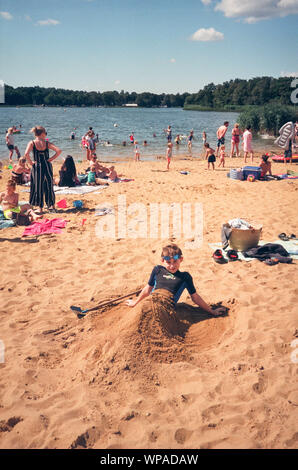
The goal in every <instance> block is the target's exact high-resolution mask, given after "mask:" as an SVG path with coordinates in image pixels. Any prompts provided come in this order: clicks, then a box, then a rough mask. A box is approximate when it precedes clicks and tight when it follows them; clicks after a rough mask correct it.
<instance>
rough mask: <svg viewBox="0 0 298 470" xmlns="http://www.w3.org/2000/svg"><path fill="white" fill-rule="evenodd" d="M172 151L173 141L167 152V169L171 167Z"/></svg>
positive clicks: (169, 144)
mask: <svg viewBox="0 0 298 470" xmlns="http://www.w3.org/2000/svg"><path fill="white" fill-rule="evenodd" d="M172 151H173V144H172V142H169V143H168V147H167V153H166V157H167V162H168V164H167V170H169V169H170V163H171V158H172V155H173V154H172Z"/></svg>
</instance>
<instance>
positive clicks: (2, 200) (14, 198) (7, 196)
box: [0, 180, 42, 222]
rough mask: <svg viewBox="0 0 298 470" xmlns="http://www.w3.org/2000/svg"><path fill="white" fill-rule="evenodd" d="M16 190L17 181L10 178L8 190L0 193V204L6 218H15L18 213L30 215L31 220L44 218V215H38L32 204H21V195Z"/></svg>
mask: <svg viewBox="0 0 298 470" xmlns="http://www.w3.org/2000/svg"><path fill="white" fill-rule="evenodd" d="M15 190H16V183H15V182H14V181H13V180H8V181H7V185H6V191H4V192H3V193H1V194H0V204H1V205H2V210H3V213H4V217H5V219H14V218H16V216H17V214H22V215H28V216H29V219H30V220H31V222H33V221H35V220H37V219H40V218H42V215H38V214H36V213H35V212H34V211H33V210H32V206H30V204H22V205H19V195H18V193H16V192H15Z"/></svg>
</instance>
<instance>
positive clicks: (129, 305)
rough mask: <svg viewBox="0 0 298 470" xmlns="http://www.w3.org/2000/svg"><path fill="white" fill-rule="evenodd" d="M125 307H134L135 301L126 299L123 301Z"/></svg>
mask: <svg viewBox="0 0 298 470" xmlns="http://www.w3.org/2000/svg"><path fill="white" fill-rule="evenodd" d="M125 305H127V306H128V307H134V306H135V305H136V301H135V300H132V299H128V300H126V301H125Z"/></svg>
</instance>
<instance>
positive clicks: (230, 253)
mask: <svg viewBox="0 0 298 470" xmlns="http://www.w3.org/2000/svg"><path fill="white" fill-rule="evenodd" d="M227 257H228V258H229V260H230V261H237V259H239V258H238V253H237V251H236V250H228V251H227Z"/></svg>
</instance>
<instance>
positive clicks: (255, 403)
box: [0, 155, 298, 449]
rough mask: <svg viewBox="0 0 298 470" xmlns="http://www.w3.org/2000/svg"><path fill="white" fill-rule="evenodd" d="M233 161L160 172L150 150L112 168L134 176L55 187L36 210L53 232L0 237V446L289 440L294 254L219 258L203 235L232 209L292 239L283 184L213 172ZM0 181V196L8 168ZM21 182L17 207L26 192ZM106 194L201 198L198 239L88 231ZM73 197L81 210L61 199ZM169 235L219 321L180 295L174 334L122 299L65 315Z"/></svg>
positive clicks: (155, 258)
mask: <svg viewBox="0 0 298 470" xmlns="http://www.w3.org/2000/svg"><path fill="white" fill-rule="evenodd" d="M258 161H259V158H256V159H255V163H254V164H257V163H258ZM6 164H7V162H6ZM249 164H250V163H249ZM60 165H61V161H60V162H58V163H55V164H54V173H55V174H56V175H57V174H58V169H59V167H60ZM217 165H218V162H217V163H216V167H217ZM240 166H243V159H238V158H234V159H232V160H231V159H229V158H227V159H226V168H225V169H222V168H220V169H217V168H216V171H212V170H209V171H208V170H207V163H206V161H203V160H198V159H194V158H187V157H185V158H181V159H179V160H176V159H175V155H174V158H173V161H172V162H171V167H170V171H169V172H167V171H165V170H166V161H165V159H164V158H163V159H158V160H156V161H153V162H149V161H148V162H142V161H141V162H139V163H137V162H133V161H130V162H126V163H123V164H117V165H116V170H117V172H118V174H121V175H122V176H123V177H124V178H128V179H130V178H131V179H133V181H129V182H123V183H110V184H109V186H108V187H106V188H105V189H101V190H98V191H96V192H92V193H89V194H84V195H83V196H77V195H73V194H66V195H62V194H61V195H58V194H57V196H56V200H57V201H59V200H61V199H66V201H67V204H68V208H66V209H58V213H57V214H52V213H51V214H45V215H44V218H49V219H53V218H57V217H59V218H62V219H64V220H67V225H66V228H64V229H62V233H61V234H49V235H40V236H30V237H22V234H23V232H24V229H25V227H12V228H7V229H4V230H1V231H0V241H1V248H2V250H1V253H2V274H1V284H0V289H1V298H2V302H1V307H0V320H1V322H0V325H1V327H0V340H1V341H2V342H3V345H4V361H3V362H2V363H0V415H1V417H0V448H1V449H7V448H12V449H23V448H26V449H29V448H31V449H37V448H42V449H45V448H48V449H70V448H76V449H78V448H82V449H83V448H94V449H139V448H141V449H162V448H166V449H223V448H224V449H232V448H236V449H254V448H261V449H278V448H280V449H293V448H297V440H298V430H297V418H298V413H297V411H298V391H297V359H296V358H297V355H296V356H295V344H296V343H297V345H296V349H297V348H298V326H297V301H298V295H297V294H298V288H297V286H296V281H295V279H296V278H295V276H296V275H297V260H296V261H295V260H294V261H293V263H292V264H281V263H279V264H277V265H275V266H268V265H266V264H264V263H262V262H260V261H258V260H253V261H249V262H248V261H236V262H229V263H227V264H224V265H219V264H216V263H215V262H214V261H213V259H212V253H213V251H214V250H213V249H212V248H211V247H210V246H209V244H211V243H217V242H220V241H221V227H222V224H223V223H225V222H227V221H228V220H230V219H233V218H237V217H240V218H243V219H245V220H248V221H250V222H254V223H257V224H261V225H262V226H263V232H262V240H265V241H266V242H276V240H278V234H280V233H281V232H285V233H286V234H297V236H298V224H297V199H298V179H293V180H282V181H270V182H260V181H255V182H246V181H244V182H242V181H234V180H230V179H229V178H227V175H226V173H227V171H228V170H229V169H230V168H237V167H240ZM86 167H87V164H86V162H84V163H81V164H79V165H77V169H78V170H82V169H84V168H86ZM287 169H292V170H294V171H298V164H295V163H293V164H292V165H289V164H288V165H284V164H276V163H273V173H275V174H280V173H284V172H286V170H287ZM181 171H186V172H188V174H181V173H180V172H181ZM2 175H3V178H2V179H1V180H0V188H1V191H3V190H4V189H5V184H6V181H7V180H8V178H9V175H10V172H9V170H3V172H2ZM22 189H24V188H23V187H21V186H17V192H19V194H20V200H25V201H28V200H29V193H28V192H23V191H22ZM119 196H122V197H123V196H125V197H126V204H127V206H129V205H130V204H132V203H136V202H137V203H142V204H143V205H144V207H149V204H152V203H167V204H172V203H180V204H183V203H192V204H194V203H196V202H198V203H201V204H202V207H203V221H204V225H203V243H202V245H201V246H200V247H199V248H196V249H190V248H185V243H186V242H189V241H190V240H189V239H188V238H186V237H185V236H184V234H182V235H181V238H179V239H175V238H173V237H172V236H170V237H169V238H168V239H161V238H160V237H157V238H149V237H147V238H137V239H134V238H129V237H128V236H127V237H125V238H121V237H118V236H117V234H116V236H115V238H106V239H103V238H99V237H98V233H97V232H96V227H97V226H98V223H103V220H104V218H105V217H109V216H108V215H106V216H96V214H95V207H96V206H98V205H102V207H105V206H107V204H108V203H109V204H112V205H113V207H114V208H115V213H116V215H117V211H118V197H119ZM76 199H82V200H83V201H84V208H83V210H81V211H80V210H75V209H74V208H73V204H72V202H73V201H74V200H76ZM295 214H296V215H295ZM83 219H86V220H85V222H84V223H83ZM107 220H108V219H107ZM82 223H83V224H82ZM170 241H173V242H176V243H177V244H178V245H179V246H180V247H181V249H182V251H183V255H184V261H183V263H182V265H181V270H182V271H189V272H190V273H191V274H192V276H193V279H194V283H195V286H196V288H197V292H198V293H199V295H201V296H202V297H203V299H204V300H206V301H207V302H208V303H209V304H221V305H223V306H226V307H227V308H228V314H227V315H226V316H223V317H218V318H211V317H210V316H209V315H208V314H205V313H204V312H202V311H201V310H200V309H199V308H198V307H195V306H194V305H193V303H192V301H191V299H190V297H189V295H188V293H187V291H184V293H183V295H182V297H181V299H180V302H179V304H178V307H177V315H178V318H179V322H180V325H181V331H183V333H179V334H178V333H177V334H173V332H172V331H171V328H170V327H169V328H161V327H160V325H159V324H157V323H156V322H155V319H154V318H153V317H152V318H150V315H148V316H147V317H146V318H144V317H143V314H142V312H141V309H140V308H139V306H137V307H135V308H129V307H128V306H125V304H124V303H123V302H122V303H119V304H117V305H112V306H108V307H105V308H103V309H101V310H95V311H93V312H90V313H89V314H88V315H86V316H85V317H84V318H81V319H79V318H77V316H76V314H75V313H74V312H73V311H72V310H71V309H70V306H71V305H77V306H81V307H82V308H86V309H87V308H92V307H94V306H96V305H97V304H99V303H100V302H101V301H104V300H111V299H114V298H115V297H118V296H121V295H125V294H128V293H130V292H134V291H136V290H137V289H141V288H142V287H143V286H144V285H145V284H146V283H147V281H148V278H149V275H150V273H151V270H152V268H153V267H154V266H155V265H156V264H159V263H160V253H161V248H162V246H163V245H165V244H167V243H168V242H170ZM297 249H298V242H297ZM295 340H296V343H295Z"/></svg>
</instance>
